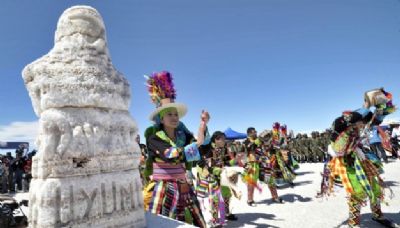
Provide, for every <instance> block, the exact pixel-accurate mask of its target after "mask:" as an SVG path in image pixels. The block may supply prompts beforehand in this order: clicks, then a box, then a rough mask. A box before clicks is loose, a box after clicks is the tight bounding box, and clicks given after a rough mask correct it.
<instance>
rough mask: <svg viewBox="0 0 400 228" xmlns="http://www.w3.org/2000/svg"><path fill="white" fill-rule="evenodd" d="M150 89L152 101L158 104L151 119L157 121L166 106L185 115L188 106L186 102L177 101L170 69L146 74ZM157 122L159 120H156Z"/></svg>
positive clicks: (147, 84) (180, 114)
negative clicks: (149, 74)
mask: <svg viewBox="0 0 400 228" xmlns="http://www.w3.org/2000/svg"><path fill="white" fill-rule="evenodd" d="M144 77H145V78H146V80H147V81H146V82H147V83H146V86H147V89H148V91H149V95H150V99H151V102H152V103H154V104H155V105H156V108H157V109H156V110H155V111H154V112H153V113H152V114H151V115H150V120H153V121H156V120H157V117H158V114H159V112H160V111H161V110H163V109H165V108H171V107H173V108H176V109H177V111H178V115H179V117H183V116H184V115H185V114H186V112H187V108H186V106H185V105H184V104H179V103H175V98H176V91H175V88H174V83H173V82H172V75H171V73H169V72H168V71H161V72H156V73H153V74H151V76H147V75H145V76H144ZM156 122H157V121H156Z"/></svg>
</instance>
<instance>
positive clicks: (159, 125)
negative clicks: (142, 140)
mask: <svg viewBox="0 0 400 228" xmlns="http://www.w3.org/2000/svg"><path fill="white" fill-rule="evenodd" d="M147 83H148V88H149V91H150V96H151V98H152V101H153V103H155V104H156V106H157V108H156V110H155V111H154V112H153V113H152V114H151V115H150V119H151V120H152V121H154V122H155V123H156V127H154V128H153V133H152V134H150V135H149V136H148V137H147V147H148V151H149V157H150V160H151V161H152V162H151V163H152V169H153V170H152V181H153V183H154V190H153V193H152V197H151V200H150V203H149V205H148V210H149V211H150V212H152V213H155V214H161V215H164V216H168V217H170V218H172V219H176V220H180V221H183V222H186V223H189V224H193V225H196V226H199V227H205V226H206V224H205V221H204V218H203V215H202V213H201V210H200V206H199V203H198V201H197V198H196V195H195V193H194V191H193V188H192V184H193V183H191V182H192V180H191V179H190V178H188V177H187V176H188V175H187V174H190V175H189V176H191V171H190V170H191V167H192V162H193V161H198V160H200V158H201V156H200V152H199V150H198V148H199V147H200V146H201V145H202V144H203V143H204V142H205V136H206V135H208V134H206V133H207V123H208V121H209V119H210V116H209V114H208V112H206V111H202V113H201V120H200V127H199V130H198V135H197V141H195V139H194V137H193V135H192V134H191V133H190V132H189V131H187V130H185V129H186V128H184V127H183V126H184V125H182V123H181V122H180V121H179V120H180V118H182V117H183V116H184V115H185V114H186V112H187V108H186V106H185V105H184V104H178V103H175V97H176V94H175V89H174V86H173V84H172V77H171V74H170V73H169V72H166V71H163V72H159V73H154V74H152V76H150V77H148V80H147ZM208 140H209V139H208ZM208 140H206V141H208Z"/></svg>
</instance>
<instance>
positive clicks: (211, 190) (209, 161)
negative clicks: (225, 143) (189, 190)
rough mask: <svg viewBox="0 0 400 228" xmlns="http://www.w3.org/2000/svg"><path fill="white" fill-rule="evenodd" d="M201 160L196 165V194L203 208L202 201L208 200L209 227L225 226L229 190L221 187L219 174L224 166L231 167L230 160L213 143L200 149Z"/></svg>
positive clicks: (229, 197) (232, 161) (225, 151)
mask: <svg viewBox="0 0 400 228" xmlns="http://www.w3.org/2000/svg"><path fill="white" fill-rule="evenodd" d="M200 151H201V154H202V155H203V159H202V160H201V161H199V162H198V164H197V185H196V193H197V197H198V198H199V199H200V202H203V208H206V207H205V206H204V205H205V204H204V201H205V200H206V199H207V198H208V201H209V205H210V206H211V207H210V212H211V216H212V218H211V221H209V223H210V225H211V227H213V226H218V225H223V224H225V217H226V216H228V218H229V216H230V208H229V206H230V204H229V202H230V199H231V197H232V192H231V188H230V187H229V186H224V185H221V174H222V171H223V169H224V167H225V166H226V165H231V164H232V163H234V160H231V159H230V157H229V156H228V154H227V150H226V148H225V147H223V148H217V147H216V145H215V144H214V143H211V144H209V145H205V146H201V147H200Z"/></svg>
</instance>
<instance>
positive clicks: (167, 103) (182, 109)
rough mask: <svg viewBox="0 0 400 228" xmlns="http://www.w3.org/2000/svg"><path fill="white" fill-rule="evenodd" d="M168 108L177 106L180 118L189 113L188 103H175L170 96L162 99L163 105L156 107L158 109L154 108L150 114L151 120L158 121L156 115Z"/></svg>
mask: <svg viewBox="0 0 400 228" xmlns="http://www.w3.org/2000/svg"><path fill="white" fill-rule="evenodd" d="M166 108H176V110H177V112H178V116H179V119H180V118H182V117H184V116H185V115H186V113H187V107H186V105H184V104H182V103H175V102H173V101H172V100H171V99H169V98H165V99H162V100H161V106H160V107H158V108H156V110H154V111H153V112H152V113H151V114H150V116H149V119H150V120H151V121H154V122H155V121H156V117H157V115H158V114H159V113H160V112H161V111H162V110H164V109H166Z"/></svg>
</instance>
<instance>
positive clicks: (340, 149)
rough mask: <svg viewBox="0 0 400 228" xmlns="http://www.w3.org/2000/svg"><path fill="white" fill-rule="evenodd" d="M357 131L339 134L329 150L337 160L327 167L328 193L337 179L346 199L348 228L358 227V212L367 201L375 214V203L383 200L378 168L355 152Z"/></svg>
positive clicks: (358, 150)
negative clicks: (333, 151)
mask: <svg viewBox="0 0 400 228" xmlns="http://www.w3.org/2000/svg"><path fill="white" fill-rule="evenodd" d="M357 134H358V131H357V130H355V129H352V128H350V129H348V130H346V131H344V132H342V133H341V134H340V135H339V137H338V138H337V139H336V141H335V142H332V147H333V149H334V150H335V151H336V152H337V153H338V154H340V155H341V156H338V157H334V158H332V159H331V161H330V162H329V163H328V167H329V170H330V179H329V189H330V191H332V188H333V182H334V179H335V177H336V176H339V177H340V179H341V181H342V184H343V186H344V188H345V190H346V192H347V194H348V195H349V202H348V204H349V213H350V214H349V215H350V217H349V225H350V226H354V225H358V224H359V222H360V209H361V205H362V204H363V202H364V201H365V200H366V198H367V197H368V198H369V199H370V203H371V208H374V209H373V211H377V209H376V208H377V207H379V206H378V205H379V203H380V201H381V200H383V197H384V195H383V189H382V187H383V181H382V179H381V178H380V176H379V170H378V168H377V167H376V166H375V165H374V164H373V163H372V161H371V160H369V159H368V156H365V155H364V154H363V152H361V150H360V148H358V147H357V146H358V142H357V140H358V139H359V137H358V135H357Z"/></svg>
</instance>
